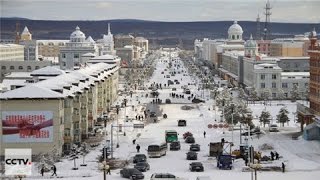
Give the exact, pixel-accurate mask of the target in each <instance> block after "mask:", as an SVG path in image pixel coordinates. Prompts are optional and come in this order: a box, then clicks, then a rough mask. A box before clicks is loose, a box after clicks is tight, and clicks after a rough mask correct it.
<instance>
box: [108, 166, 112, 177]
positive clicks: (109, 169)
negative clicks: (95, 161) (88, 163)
mask: <svg viewBox="0 0 320 180" xmlns="http://www.w3.org/2000/svg"><path fill="white" fill-rule="evenodd" d="M107 174H109V175H111V168H110V166H109V168H108V169H107Z"/></svg>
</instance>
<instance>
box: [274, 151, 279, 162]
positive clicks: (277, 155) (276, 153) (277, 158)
mask: <svg viewBox="0 0 320 180" xmlns="http://www.w3.org/2000/svg"><path fill="white" fill-rule="evenodd" d="M275 156H276V160H279V154H278V152H277V151H275Z"/></svg>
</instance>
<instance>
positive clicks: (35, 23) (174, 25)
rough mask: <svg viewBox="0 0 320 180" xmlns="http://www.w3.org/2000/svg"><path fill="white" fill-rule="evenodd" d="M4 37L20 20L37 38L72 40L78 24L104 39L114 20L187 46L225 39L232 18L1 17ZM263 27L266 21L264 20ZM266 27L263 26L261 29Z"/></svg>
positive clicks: (124, 28) (120, 30)
mask: <svg viewBox="0 0 320 180" xmlns="http://www.w3.org/2000/svg"><path fill="white" fill-rule="evenodd" d="M0 21H1V28H0V31H1V39H11V38H13V37H14V31H15V25H16V22H19V23H20V31H22V29H23V27H24V26H28V28H29V30H30V31H31V33H32V34H33V37H34V38H35V39H68V38H69V35H70V33H71V32H72V31H73V30H74V28H75V27H76V26H77V25H78V26H79V27H80V28H81V30H82V31H83V32H84V33H85V34H86V35H87V36H88V35H90V36H92V37H93V38H94V39H98V38H101V34H103V33H106V31H107V24H108V23H111V30H112V33H113V34H128V33H131V34H133V35H135V36H144V37H146V38H148V39H150V40H151V42H150V43H151V45H152V44H153V45H155V44H158V45H159V44H160V45H174V44H178V43H179V40H180V43H181V41H182V43H183V45H184V46H187V47H188V48H190V47H189V46H191V45H192V43H193V40H194V39H196V38H200V39H202V38H204V37H208V38H224V37H226V35H227V30H228V28H229V26H230V25H232V23H233V22H232V21H206V22H157V21H143V20H134V19H123V20H106V21H47V20H46V21H44V20H29V19H23V18H0ZM238 23H239V24H240V25H241V26H242V28H243V30H244V38H245V39H246V38H248V37H249V36H250V34H253V35H255V34H256V22H249V21H240V22H238ZM261 27H263V23H261ZM313 27H320V25H319V24H297V23H272V24H271V29H272V33H273V34H274V35H276V36H277V37H279V36H292V35H294V34H302V33H304V32H308V31H310V30H311V29H312V28H313ZM261 29H262V28H261Z"/></svg>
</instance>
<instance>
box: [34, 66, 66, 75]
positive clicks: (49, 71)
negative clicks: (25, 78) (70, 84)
mask: <svg viewBox="0 0 320 180" xmlns="http://www.w3.org/2000/svg"><path fill="white" fill-rule="evenodd" d="M60 74H65V72H64V71H63V70H61V69H59V68H56V67H53V66H46V67H44V68H41V69H37V70H34V71H32V72H31V74H30V75H31V76H36V75H51V76H52V75H60Z"/></svg>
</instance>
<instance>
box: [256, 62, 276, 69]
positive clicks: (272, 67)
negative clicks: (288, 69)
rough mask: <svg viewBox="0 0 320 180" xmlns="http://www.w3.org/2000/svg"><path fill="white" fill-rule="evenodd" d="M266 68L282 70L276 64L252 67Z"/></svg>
mask: <svg viewBox="0 0 320 180" xmlns="http://www.w3.org/2000/svg"><path fill="white" fill-rule="evenodd" d="M266 68H267V69H277V70H282V69H281V68H280V67H279V66H278V65H277V64H269V63H263V64H257V65H254V69H266Z"/></svg>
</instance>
